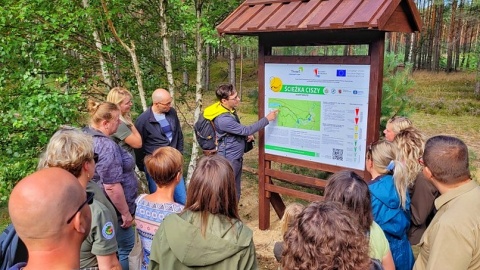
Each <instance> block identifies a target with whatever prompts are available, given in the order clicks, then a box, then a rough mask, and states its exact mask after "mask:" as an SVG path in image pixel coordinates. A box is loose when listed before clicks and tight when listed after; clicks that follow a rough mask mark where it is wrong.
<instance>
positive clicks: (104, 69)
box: [82, 0, 113, 87]
mask: <svg viewBox="0 0 480 270" xmlns="http://www.w3.org/2000/svg"><path fill="white" fill-rule="evenodd" d="M82 4H83V8H84V9H87V8H88V7H89V4H88V0H82ZM87 20H88V23H89V24H90V26H91V27H92V28H93V29H94V30H93V33H92V34H93V40H94V41H95V47H97V50H98V62H99V63H100V70H101V71H102V77H103V81H104V82H105V84H106V85H108V87H113V84H112V80H111V78H110V73H109V72H108V68H107V65H106V63H105V59H104V58H103V54H102V47H103V44H102V41H101V40H100V36H99V35H98V31H97V29H96V28H95V25H94V23H93V21H92V17H91V16H90V15H87Z"/></svg>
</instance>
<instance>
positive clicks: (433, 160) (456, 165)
mask: <svg viewBox="0 0 480 270" xmlns="http://www.w3.org/2000/svg"><path fill="white" fill-rule="evenodd" d="M423 162H424V163H425V166H426V167H428V168H429V169H430V171H431V172H432V176H433V177H434V178H435V179H436V180H438V181H439V182H442V183H446V184H455V183H459V182H462V181H465V180H467V179H469V178H470V177H471V175H470V170H469V168H468V167H469V159H468V148H467V145H466V144H465V143H464V142H463V141H462V140H460V139H458V138H455V137H451V136H443V135H440V136H435V137H432V138H430V139H428V141H427V142H426V143H425V151H424V153H423Z"/></svg>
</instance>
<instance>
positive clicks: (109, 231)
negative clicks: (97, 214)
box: [102, 221, 115, 240]
mask: <svg viewBox="0 0 480 270" xmlns="http://www.w3.org/2000/svg"><path fill="white" fill-rule="evenodd" d="M102 235H103V237H105V239H108V240H110V239H112V238H113V237H115V229H114V228H113V224H112V222H110V221H109V222H107V223H105V225H103V228H102Z"/></svg>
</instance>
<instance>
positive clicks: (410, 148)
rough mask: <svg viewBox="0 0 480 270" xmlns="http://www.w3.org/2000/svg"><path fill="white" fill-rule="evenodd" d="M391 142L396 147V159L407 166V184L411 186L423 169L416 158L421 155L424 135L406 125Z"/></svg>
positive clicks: (423, 146)
mask: <svg viewBox="0 0 480 270" xmlns="http://www.w3.org/2000/svg"><path fill="white" fill-rule="evenodd" d="M393 143H394V144H396V145H397V148H398V151H397V160H400V161H402V162H403V163H404V164H405V166H406V167H407V178H408V185H409V186H411V185H413V183H414V182H415V179H417V175H418V173H420V172H421V171H422V169H423V167H422V165H420V163H419V162H418V159H419V158H421V157H422V155H423V149H424V148H425V136H424V135H423V134H422V133H421V132H420V131H419V130H417V129H416V128H413V127H408V128H406V129H403V130H401V131H400V132H399V133H398V134H397V135H396V136H395V139H394V140H393Z"/></svg>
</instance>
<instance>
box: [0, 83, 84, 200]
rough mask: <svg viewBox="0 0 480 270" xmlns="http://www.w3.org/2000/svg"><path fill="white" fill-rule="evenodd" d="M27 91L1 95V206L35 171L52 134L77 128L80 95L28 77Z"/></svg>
mask: <svg viewBox="0 0 480 270" xmlns="http://www.w3.org/2000/svg"><path fill="white" fill-rule="evenodd" d="M24 83H25V84H24V85H21V86H23V87H24V88H20V89H18V88H17V89H15V91H8V90H5V89H3V91H1V92H0V94H1V95H0V101H1V102H0V111H1V112H2V120H1V124H0V153H2V154H1V155H0V163H1V164H3V166H2V167H1V168H0V204H2V203H4V202H5V201H6V200H7V198H8V194H9V193H10V191H11V189H12V187H13V186H14V184H15V183H16V182H17V181H19V180H20V179H22V178H23V177H25V176H26V175H27V174H29V173H31V172H32V171H34V170H35V167H36V163H37V158H38V156H39V155H40V153H41V151H42V148H43V147H44V146H45V145H46V144H47V142H48V140H49V138H50V136H51V134H53V133H54V131H55V130H57V129H58V127H59V126H60V125H62V124H73V125H78V124H79V122H80V116H81V108H82V107H84V100H83V98H81V93H80V92H76V93H72V92H71V93H69V94H64V93H62V92H60V91H59V90H56V89H53V88H49V87H46V86H45V85H41V83H40V82H39V80H38V79H35V78H33V77H30V76H26V78H25V82H24Z"/></svg>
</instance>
